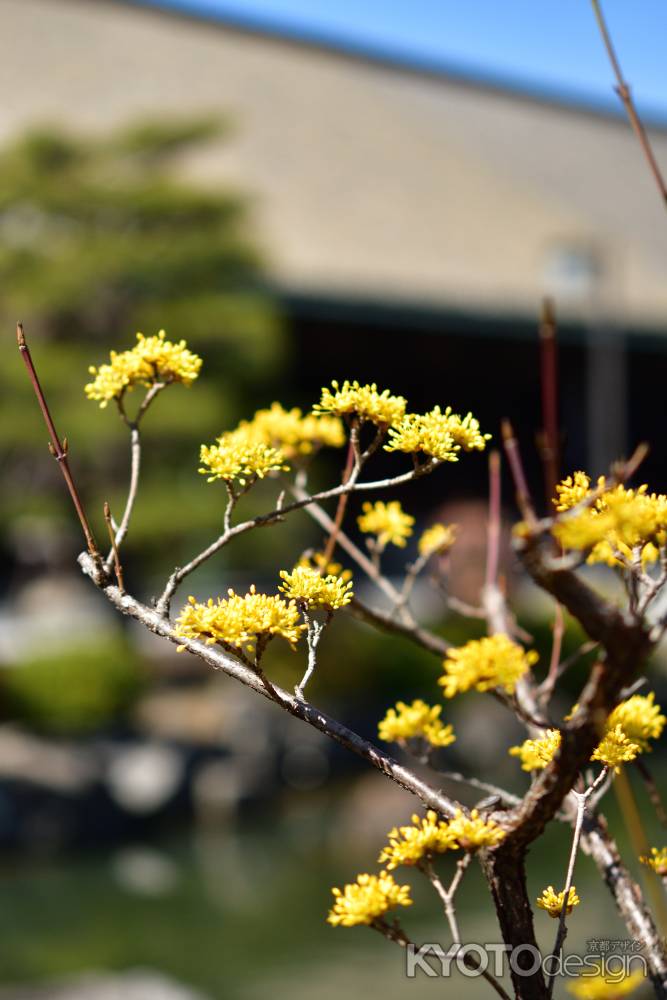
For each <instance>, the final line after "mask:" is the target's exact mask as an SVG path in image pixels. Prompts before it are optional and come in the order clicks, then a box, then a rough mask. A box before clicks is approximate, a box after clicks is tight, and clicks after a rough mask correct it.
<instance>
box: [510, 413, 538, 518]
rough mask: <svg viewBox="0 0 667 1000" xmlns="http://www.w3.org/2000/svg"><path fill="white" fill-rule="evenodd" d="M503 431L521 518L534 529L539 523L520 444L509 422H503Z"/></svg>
mask: <svg viewBox="0 0 667 1000" xmlns="http://www.w3.org/2000/svg"><path fill="white" fill-rule="evenodd" d="M501 431H502V436H503V446H504V448H505V454H506V455H507V461H508V463H509V467H510V472H511V473H512V479H513V481H514V489H515V492H516V502H517V506H518V508H519V510H520V511H521V516H522V517H523V519H524V521H526V522H527V523H528V525H529V526H530V527H534V526H535V524H536V523H537V518H536V516H535V507H534V506H533V501H532V498H531V495H530V490H529V489H528V483H527V481H526V474H525V472H524V470H523V462H522V461H521V452H520V451H519V443H518V441H517V439H516V437H515V434H514V428H513V427H512V424H511V423H510V421H509V420H503V421H502V424H501Z"/></svg>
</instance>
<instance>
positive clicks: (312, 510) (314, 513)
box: [290, 483, 407, 610]
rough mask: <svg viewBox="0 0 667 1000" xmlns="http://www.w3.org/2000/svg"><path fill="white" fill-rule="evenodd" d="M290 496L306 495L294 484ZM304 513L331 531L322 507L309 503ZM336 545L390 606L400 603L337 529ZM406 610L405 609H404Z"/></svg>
mask: <svg viewBox="0 0 667 1000" xmlns="http://www.w3.org/2000/svg"><path fill="white" fill-rule="evenodd" d="M290 489H291V492H292V494H293V495H294V496H295V497H297V499H300V500H305V498H306V497H307V496H308V494H307V493H306V492H305V490H303V489H301V488H300V487H298V486H297V485H296V483H295V484H294V485H292V486H290ZM306 513H307V514H309V515H310V517H312V518H313V520H314V521H317V523H318V524H319V525H320V526H321V527H322V528H324V530H325V531H332V530H333V527H334V522H333V520H332V519H331V517H329V515H328V514H327V512H326V511H325V510H324V508H323V507H320V505H319V504H317V503H314V502H313V503H311V504H309V505H308V506H307V507H306ZM336 543H337V544H338V545H339V546H340V547H341V549H343V550H344V551H345V552H347V554H348V555H349V556H350V558H352V559H354V561H355V562H356V564H357V565H358V566H359V567H360V568H361V569H362V570H363V571H364V573H365V574H366V576H367V577H368V578H369V579H370V580H372V581H373V583H375V584H376V586H378V587H379V588H380V590H381V591H382V592H383V593H384V594H385V595H386V596H387V597H388V598H389V600H390V601H391V603H392V605H395V604H397V603H398V602H399V601H400V597H401V595H400V591H398V590H397V589H396V587H394V585H393V584H392V583H391V581H390V580H388V579H387V577H386V576H384V575H383V574H382V573H381V572H380V571H379V570H378V569H377V567H376V566H375V565H374V564H373V562H372V560H371V559H369V558H368V556H367V555H366V554H365V552H362V550H361V549H360V548H359V547H358V546H357V545H355V544H354V542H353V541H352V539H351V538H349V537H348V535H347V534H346V533H345V532H344V531H343V530H342V529H339V530H338V532H337V534H336ZM406 610H407V609H406Z"/></svg>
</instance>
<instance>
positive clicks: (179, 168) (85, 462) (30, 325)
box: [0, 118, 284, 547]
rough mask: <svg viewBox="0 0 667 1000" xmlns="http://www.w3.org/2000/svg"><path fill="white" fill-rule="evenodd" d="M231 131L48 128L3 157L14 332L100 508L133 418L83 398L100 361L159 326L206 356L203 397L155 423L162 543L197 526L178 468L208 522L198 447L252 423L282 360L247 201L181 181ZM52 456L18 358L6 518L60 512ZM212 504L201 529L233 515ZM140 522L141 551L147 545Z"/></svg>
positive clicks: (182, 401) (4, 301) (5, 315)
mask: <svg viewBox="0 0 667 1000" xmlns="http://www.w3.org/2000/svg"><path fill="white" fill-rule="evenodd" d="M221 131H223V129H222V125H221V123H220V122H219V121H215V120H211V119H210V118H208V119H202V120H198V121H197V120H195V121H192V120H188V121H185V122H179V121H177V122H171V121H168V120H164V119H160V120H157V121H146V122H139V123H136V124H134V125H132V126H130V127H126V128H124V129H122V130H120V131H118V132H115V133H113V134H111V135H101V136H99V137H96V138H86V137H80V136H72V135H65V134H62V133H60V132H58V131H55V130H50V129H41V130H38V131H34V132H32V133H30V134H29V135H27V136H25V137H24V138H22V139H21V140H19V141H17V142H16V143H15V144H14V145H13V146H11V147H9V148H6V149H5V150H4V151H3V152H2V153H0V320H1V322H2V326H3V327H4V329H5V330H6V331H8V332H11V330H12V328H13V325H14V323H15V322H16V320H17V319H21V320H22V321H23V323H24V325H25V328H26V332H27V334H28V337H29V341H30V344H31V349H32V353H33V356H34V358H35V361H36V362H37V365H38V369H39V372H40V377H41V380H42V382H43V383H44V386H45V389H46V390H47V393H48V398H49V402H50V404H51V407H52V409H53V411H54V416H56V418H57V424H58V426H59V427H60V428H61V429H62V431H61V432H62V433H63V434H67V433H68V432H69V437H70V445H71V448H72V461H73V463H74V464H75V467H76V473H77V478H78V479H79V481H80V483H81V485H82V488H83V493H84V496H89V497H90V496H92V497H94V498H95V500H97V501H99V503H100V505H101V499H102V498H101V497H100V495H99V492H98V490H99V488H100V484H102V483H105V484H108V485H105V486H104V489H109V488H110V486H111V487H113V488H111V489H110V492H111V493H112V494H113V496H110V497H109V499H110V500H114V501H115V504H116V507H117V506H118V505H119V504H120V503H121V502H122V501H121V497H120V494H122V490H123V488H124V485H123V484H124V483H125V476H126V472H127V452H126V447H127V439H126V435H125V433H124V429H123V428H122V427H121V425H120V421H118V420H116V419H114V414H113V410H110V411H109V412H102V413H100V412H99V410H98V409H97V407H96V405H95V404H94V403H91V402H89V401H87V400H86V399H85V398H84V395H83V386H84V384H85V382H87V381H88V366H89V365H90V364H100V363H102V362H104V361H106V360H108V353H109V350H110V349H111V348H115V349H117V350H123V349H125V348H127V347H130V346H132V344H133V343H134V337H135V333H136V331H138V330H141V331H142V332H144V333H146V334H152V333H157V331H158V329H160V328H164V329H165V330H166V331H167V335H168V337H169V338H170V339H171V340H179V339H181V338H185V339H187V341H188V343H189V346H190V347H191V348H192V350H194V351H196V352H197V353H199V354H201V355H203V356H204V358H205V367H204V370H203V372H202V376H201V377H200V380H199V383H198V386H197V392H196V393H194V392H193V393H190V392H188V391H187V390H185V389H183V388H182V387H180V386H179V387H176V388H174V389H172V390H171V391H170V392H169V398H168V400H160V401H158V403H156V411H157V410H159V412H156V414H155V420H149V421H147V422H146V426H145V432H146V456H147V459H146V461H145V463H144V470H143V474H144V486H143V489H144V490H145V494H144V495H146V496H151V495H155V494H156V493H160V496H161V501H160V504H159V506H160V509H159V511H158V510H153V511H152V512H151V517H150V518H148V517H145V518H144V519H143V520H144V524H146V523H147V522H148V521H149V520H152V523H153V525H154V524H155V522H156V521H158V520H159V521H161V523H162V524H163V525H164V530H165V532H166V536H165V534H163V535H162V541H163V542H164V541H165V538H169V539H170V541H174V540H178V539H179V538H180V537H181V534H185V533H187V530H188V528H191V521H190V522H189V524H188V523H187V522H188V519H187V517H183V524H182V525H181V524H180V523H179V520H178V519H177V518H175V517H174V516H173V515H174V513H175V512H174V505H173V503H172V502H171V498H170V491H169V489H168V488H167V489H166V492H165V487H164V480H165V470H166V469H168V470H169V473H170V474H171V471H172V470H173V469H174V468H175V467H178V468H181V469H183V470H189V471H190V472H191V477H190V480H189V485H188V487H187V489H186V490H185V493H186V494H187V496H188V498H189V499H192V498H194V506H195V507H197V514H198V518H199V517H200V515H201V508H202V507H203V506H204V505H203V504H201V503H199V504H197V491H198V490H201V488H202V487H201V483H200V482H199V481H198V477H197V474H196V468H197V457H198V456H197V453H198V445H199V442H200V441H202V440H213V438H214V437H215V436H216V435H217V434H219V433H220V432H221V431H222V430H223V429H224V428H225V427H226V426H229V425H230V424H232V423H234V422H235V421H236V420H237V419H238V418H239V417H240V416H243V415H245V414H246V412H247V411H248V410H250V412H252V405H253V403H254V402H255V398H256V396H259V395H262V389H263V385H262V382H263V380H264V379H265V377H266V376H268V374H269V373H271V375H272V376H273V377H275V374H276V371H277V370H279V365H280V361H281V358H282V356H283V349H284V341H283V337H282V332H281V328H280V323H279V321H278V317H277V313H276V310H275V307H274V305H273V303H272V301H271V299H270V297H269V296H268V294H267V292H266V291H265V290H264V286H263V275H262V266H261V260H260V256H259V254H258V252H257V250H256V248H255V246H254V243H253V240H252V238H251V235H250V229H249V221H248V206H247V203H246V201H245V199H244V198H241V197H239V195H238V194H236V193H234V192H229V191H225V190H217V189H211V188H210V187H209V188H206V187H196V186H193V185H191V184H189V183H187V182H186V181H185V180H184V179H183V178H184V177H185V176H186V175H185V173H184V171H183V165H184V163H185V162H186V158H187V157H188V156H191V155H192V154H193V153H194V152H196V151H197V148H198V147H199V146H200V145H201V144H202V143H204V142H207V141H210V140H213V139H216V140H217V139H219V136H220V133H221ZM19 415H20V421H21V424H20V426H21V431H20V439H18V440H17V438H19V436H18V435H17V419H18V417H19ZM44 455H45V435H44V427H43V424H42V422H41V418H40V416H39V413H38V411H37V406H36V402H35V400H34V397H32V395H31V390H30V387H29V385H28V382H27V379H26V376H25V371H24V370H23V366H22V365H21V361H20V358H19V357H18V354H16V355H10V356H9V360H8V364H7V365H6V366H3V370H2V372H1V373H0V459H2V464H3V465H4V466H5V481H6V482H9V483H12V482H13V483H14V484H15V485H14V488H13V490H12V488H11V487H10V489H9V490H8V491H7V492H6V494H5V497H4V500H3V504H4V507H3V509H2V512H3V513H4V515H5V517H7V516H11V515H12V514H16V513H18V512H19V511H21V512H28V513H36V512H38V513H41V514H44V513H46V514H53V513H54V511H55V509H57V508H59V509H60V510H62V508H63V506H64V504H65V503H66V498H65V496H64V494H63V491H62V489H61V485H60V484H59V483H58V479H57V470H53V469H50V470H46V465H47V464H48V463H47V462H46V459H45V458H44ZM28 468H32V469H35V468H37V469H40V482H39V483H31V484H29V487H28V489H26V483H25V481H24V480H22V477H21V470H22V469H23V470H25V469H28ZM93 484H94V486H93ZM93 489H94V492H93ZM183 493H184V491H183V490H182V489H180V488H179V502H182V495H183ZM116 494H118V495H116ZM209 501H210V503H209V506H208V511H207V512H205V513H204V514H203V520H201V519H200V520H199V522H198V523H199V524H200V525H201V527H202V529H203V530H204V529H206V527H212V526H214V525H217V523H218V519H219V510H218V508H217V506H216V504H215V498H214V497H212V496H211V497H209ZM181 510H183V508H182V507H181ZM170 514H171V515H172V516H171V517H170V516H169V515H170ZM92 517H93V521H94V522H95V521H96V520H97V521H99V518H96V516H95V512H94V511H93V513H92ZM141 523H142V522H141V518H138V520H137V525H136V526H135V527H133V531H132V533H131V535H130V537H129V539H128V544H129V545H130V547H132V546H134V544H135V543H136V544H137V546H139V545H141V544H142V542H143V541H145V538H143V537H142V529H141ZM98 530H99V527H98ZM153 530H155V529H153Z"/></svg>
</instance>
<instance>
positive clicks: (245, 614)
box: [176, 586, 306, 649]
mask: <svg viewBox="0 0 667 1000" xmlns="http://www.w3.org/2000/svg"><path fill="white" fill-rule="evenodd" d="M228 595H229V596H228V597H226V598H220V597H219V598H218V600H217V601H214V600H213V598H212V597H211V598H209V599H208V601H207V602H206V603H202V604H200V603H198V602H197V601H196V600H195V598H194V597H189V598H188V603H187V604H186V605H185V607H184V608H183V610H182V611H181V613H180V615H179V616H178V618H177V619H176V634H177V635H178V636H179V638H183V639H203V640H204V642H205V643H206V644H207V645H209V646H210V645H214V644H215V643H220V644H221V645H224V646H232V647H234V648H236V649H242V648H243V647H244V646H245V647H247V648H249V649H252V648H253V647H254V644H255V643H256V642H257V640H258V638H259V637H264V638H273V637H274V636H282V638H283V639H286V640H287V642H289V644H290V646H292V648H294V646H295V644H296V643H297V642H298V640H299V638H300V636H301V634H302V632H303V631H304V629H305V627H306V626H305V625H301V624H299V609H298V607H297V605H296V602H295V601H289V602H287V601H285V600H283V598H282V597H276V596H272V595H268V594H258V593H257V592H256V590H255V587H254V586H252V587H251V588H250V591H249V593H247V594H246V595H245V597H242V596H241V595H240V594H235V593H234V591H233V590H229V591H228Z"/></svg>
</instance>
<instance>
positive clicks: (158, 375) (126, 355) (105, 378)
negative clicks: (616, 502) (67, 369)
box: [85, 330, 202, 407]
mask: <svg viewBox="0 0 667 1000" xmlns="http://www.w3.org/2000/svg"><path fill="white" fill-rule="evenodd" d="M201 364H202V362H201V358H200V357H198V356H197V355H196V354H193V353H192V351H189V350H188V349H187V345H186V342H185V341H184V340H181V341H179V342H178V343H177V344H175V343H172V341H170V340H165V332H164V330H160V332H159V333H158V334H157V336H154V337H144V335H143V333H138V334H137V343H136V344H135V346H134V347H133V348H132V349H131V350H129V351H122V352H121V353H118V352H116V351H111V354H110V361H109V364H106V365H100V366H99V368H97V367H95V366H91V367H90V368H89V369H88V370H89V371H90V374H91V375H94V376H95V378H94V379H93V381H92V382H89V383H88V385H86V387H85V393H86V396H87V397H88V399H94V400H97V401H99V404H100V406H101V407H105V406H106V405H107V403H108V402H109V401H110V400H112V399H120V397H121V396H122V395H123V393H124V392H126V391H128V390H131V389H133V388H134V387H135V385H143V386H151V385H153V384H154V383H155V382H182V383H183V385H187V386H189V385H192V383H193V382H194V380H195V379H196V378H197V376H198V374H199V369H200V368H201Z"/></svg>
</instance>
